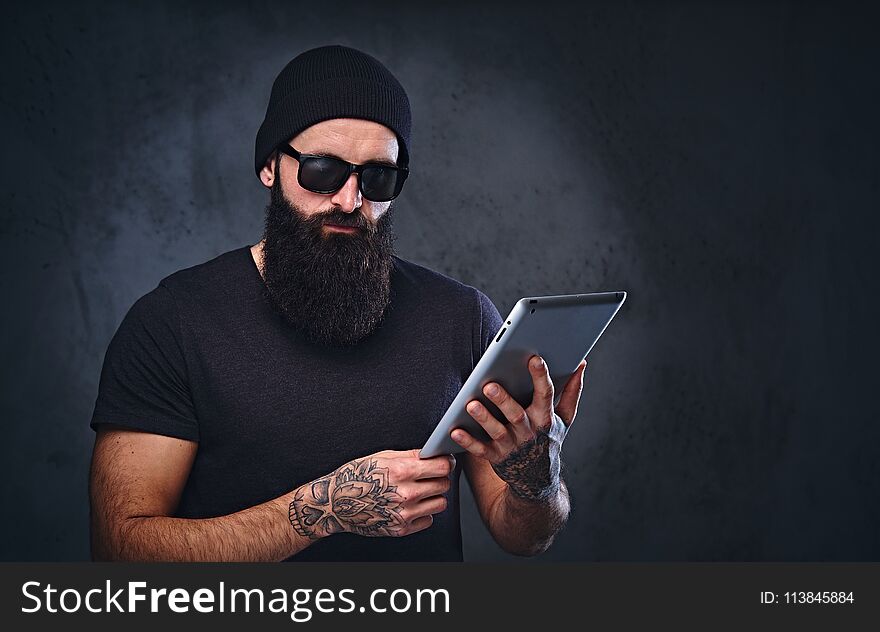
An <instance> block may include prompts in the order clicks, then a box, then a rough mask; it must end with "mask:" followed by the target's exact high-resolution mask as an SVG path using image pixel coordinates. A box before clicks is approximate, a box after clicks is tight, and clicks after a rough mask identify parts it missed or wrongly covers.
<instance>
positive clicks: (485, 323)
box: [473, 289, 504, 366]
mask: <svg viewBox="0 0 880 632" xmlns="http://www.w3.org/2000/svg"><path fill="white" fill-rule="evenodd" d="M474 291H475V292H476V294H477V309H476V313H475V318H474V337H473V340H474V357H473V364H474V366H476V365H477V362H479V360H480V358H482V357H483V354H484V353H485V352H486V348H487V347H488V346H489V344H490V343H491V342H492V339H493V338H494V337H495V334H497V333H498V332H499V331H500V330H501V325H502V324H503V323H504V319H503V318H502V317H501V314H499V313H498V308H497V307H495V304H494V303H493V302H492V301H491V299H489V297H488V296H486V295H485V294H483V293H482V292H481V291H480V290H476V289H475V290H474Z"/></svg>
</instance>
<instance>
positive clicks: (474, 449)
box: [449, 428, 489, 459]
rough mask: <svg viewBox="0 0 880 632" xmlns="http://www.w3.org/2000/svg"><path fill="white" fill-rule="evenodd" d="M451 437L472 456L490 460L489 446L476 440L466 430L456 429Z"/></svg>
mask: <svg viewBox="0 0 880 632" xmlns="http://www.w3.org/2000/svg"><path fill="white" fill-rule="evenodd" d="M449 436H450V437H452V440H453V441H455V442H456V443H457V444H458V445H460V446H461V447H462V448H464V449H465V450H467V451H468V452H469V453H470V454H473V455H474V456H476V457H479V458H481V459H488V458H489V448H488V446H487V445H486V444H485V443H483V442H482V441H478V440H477V439H474V438H473V437H472V436H471V435H470V434H469V433H468V432H467V431H466V430H462V429H461V428H456V429H455V430H453V431H452V434H451V435H449Z"/></svg>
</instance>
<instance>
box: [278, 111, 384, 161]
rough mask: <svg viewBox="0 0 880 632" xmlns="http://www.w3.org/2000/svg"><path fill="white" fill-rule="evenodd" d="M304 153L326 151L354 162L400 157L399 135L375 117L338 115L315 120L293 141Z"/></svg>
mask: <svg viewBox="0 0 880 632" xmlns="http://www.w3.org/2000/svg"><path fill="white" fill-rule="evenodd" d="M291 145H293V146H294V147H295V148H296V149H297V150H298V151H301V152H303V153H310V152H311V153H314V152H326V153H331V154H334V155H336V156H339V157H340V158H344V159H346V160H350V161H351V162H363V161H368V160H373V159H383V160H392V161H394V160H397V153H398V146H397V136H396V135H395V133H394V132H393V131H392V130H391V129H390V128H388V127H386V126H384V125H382V124H381V123H377V122H376V121H367V120H363V119H350V118H338V119H329V120H327V121H321V122H320V123H315V124H314V125H312V126H311V127H307V128H306V129H304V130H303V131H302V132H300V133H299V134H297V135H296V136H294V137H293V139H292V141H291Z"/></svg>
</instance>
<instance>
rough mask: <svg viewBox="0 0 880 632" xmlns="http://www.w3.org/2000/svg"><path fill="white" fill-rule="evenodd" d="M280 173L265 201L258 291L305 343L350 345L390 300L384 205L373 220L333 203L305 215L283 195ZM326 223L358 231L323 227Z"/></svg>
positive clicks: (369, 329) (388, 218)
mask: <svg viewBox="0 0 880 632" xmlns="http://www.w3.org/2000/svg"><path fill="white" fill-rule="evenodd" d="M280 180H281V179H280V178H276V179H275V183H274V184H273V185H272V197H271V202H270V204H269V206H268V207H266V225H265V232H264V234H263V239H264V240H265V241H264V245H263V280H264V281H265V296H266V298H267V299H268V300H269V303H270V304H271V305H272V307H273V308H274V309H275V311H276V312H277V313H279V314H280V315H281V316H282V317H283V318H284V319H285V320H286V321H287V322H288V323H289V324H290V325H291V326H293V327H294V328H295V329H297V330H299V331H300V332H302V333H303V334H304V335H305V336H306V337H307V338H308V339H309V340H311V341H312V342H315V343H319V344H326V345H331V346H339V347H345V346H351V345H354V344H356V343H358V342H360V341H361V340H363V339H364V338H366V337H367V336H369V335H370V334H371V333H373V331H375V330H376V329H377V328H378V327H379V325H380V324H381V322H382V319H383V317H384V314H385V309H386V307H387V306H388V303H389V301H390V300H391V272H392V269H393V267H394V262H393V260H392V254H393V252H394V250H393V241H394V234H393V232H392V230H391V226H392V213H391V208H390V207H389V209H388V210H387V211H386V212H385V213H384V214H383V215H382V216H381V217H380V218H379V220H378V221H377V222H376V223H375V224H371V223H370V222H368V221H367V219H366V218H365V217H364V215H363V214H362V213H361V212H360V211H354V212H352V213H345V212H344V211H342V210H341V209H339V208H338V207H337V208H334V209H331V210H330V211H328V212H325V213H316V214H314V215H311V216H309V217H306V216H304V215H303V213H302V212H300V210H299V209H297V208H296V207H295V206H293V205H292V204H291V203H290V202H289V201H288V200H287V198H285V196H284V194H283V192H282V191H281V186H280ZM327 223H330V224H337V225H340V226H355V227H357V228H359V230H358V232H357V233H342V232H330V231H325V230H324V228H322V227H323V226H324V224H327Z"/></svg>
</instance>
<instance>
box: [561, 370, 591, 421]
mask: <svg viewBox="0 0 880 632" xmlns="http://www.w3.org/2000/svg"><path fill="white" fill-rule="evenodd" d="M586 368H587V360H586V359H583V360H581V363H580V364H579V365H578V366H577V368H576V369H575V370H574V373H572V374H571V377H569V378H568V382H566V383H565V387H564V388H563V389H562V395H561V396H560V397H559V403H558V404H557V405H556V414H557V415H559V417H560V418H561V419H562V421H563V423H564V424H565V425H566V426H570V425H571V422H573V421H574V418H575V416H576V415H577V408H578V401H580V398H581V391H583V388H584V371H585V370H586Z"/></svg>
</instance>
